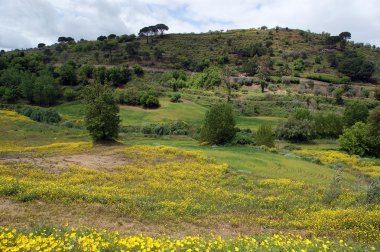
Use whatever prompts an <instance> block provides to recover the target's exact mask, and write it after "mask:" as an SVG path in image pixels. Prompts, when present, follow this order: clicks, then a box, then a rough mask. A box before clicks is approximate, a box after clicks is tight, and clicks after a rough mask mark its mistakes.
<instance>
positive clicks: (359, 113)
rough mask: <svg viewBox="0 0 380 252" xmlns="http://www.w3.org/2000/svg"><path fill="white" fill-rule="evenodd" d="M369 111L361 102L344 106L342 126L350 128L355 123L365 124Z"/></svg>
mask: <svg viewBox="0 0 380 252" xmlns="http://www.w3.org/2000/svg"><path fill="white" fill-rule="evenodd" d="M368 115H369V111H368V108H367V105H365V104H364V103H362V102H358V101H356V102H352V103H349V104H348V105H347V106H346V109H345V110H344V114H343V121H344V125H346V126H347V127H351V126H352V125H354V124H355V123H357V122H367V118H368Z"/></svg>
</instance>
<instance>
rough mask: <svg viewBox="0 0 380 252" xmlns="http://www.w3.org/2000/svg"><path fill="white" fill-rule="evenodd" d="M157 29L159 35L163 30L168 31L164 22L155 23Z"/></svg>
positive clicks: (161, 34) (162, 33)
mask: <svg viewBox="0 0 380 252" xmlns="http://www.w3.org/2000/svg"><path fill="white" fill-rule="evenodd" d="M156 28H157V30H158V31H159V32H160V36H163V35H164V31H168V30H169V27H168V26H167V25H165V24H157V25H156Z"/></svg>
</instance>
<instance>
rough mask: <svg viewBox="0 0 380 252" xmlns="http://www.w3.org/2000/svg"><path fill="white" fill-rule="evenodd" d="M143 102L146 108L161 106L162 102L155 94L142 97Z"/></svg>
mask: <svg viewBox="0 0 380 252" xmlns="http://www.w3.org/2000/svg"><path fill="white" fill-rule="evenodd" d="M142 99H143V100H142V102H141V103H142V104H143V106H144V107H145V108H158V107H159V106H160V102H159V101H158V98H157V97H156V96H154V95H148V96H145V97H144V98H142Z"/></svg>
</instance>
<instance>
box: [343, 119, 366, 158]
mask: <svg viewBox="0 0 380 252" xmlns="http://www.w3.org/2000/svg"><path fill="white" fill-rule="evenodd" d="M368 133H369V130H368V126H367V125H366V124H364V123H363V122H357V123H355V124H354V125H353V126H352V127H351V128H347V129H344V131H343V134H342V135H341V136H340V137H339V146H340V149H341V150H344V151H347V152H348V153H349V154H351V155H359V156H364V155H365V154H367V153H368V151H369V147H368Z"/></svg>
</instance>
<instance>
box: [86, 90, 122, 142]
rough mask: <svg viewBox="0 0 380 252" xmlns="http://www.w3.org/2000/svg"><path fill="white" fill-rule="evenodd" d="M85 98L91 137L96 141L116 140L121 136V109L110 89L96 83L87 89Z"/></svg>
mask: <svg viewBox="0 0 380 252" xmlns="http://www.w3.org/2000/svg"><path fill="white" fill-rule="evenodd" d="M83 96H84V101H85V106H86V107H85V116H84V122H85V125H86V128H87V130H88V131H89V133H90V135H91V137H92V138H93V139H94V140H95V141H99V140H112V139H115V138H116V137H117V136H118V134H119V123H120V119H119V115H118V113H119V107H118V106H117V105H116V102H115V100H114V96H113V92H112V90H111V89H110V87H108V86H107V85H102V84H100V83H94V84H92V85H89V86H87V87H86V89H85V91H84V93H83Z"/></svg>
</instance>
